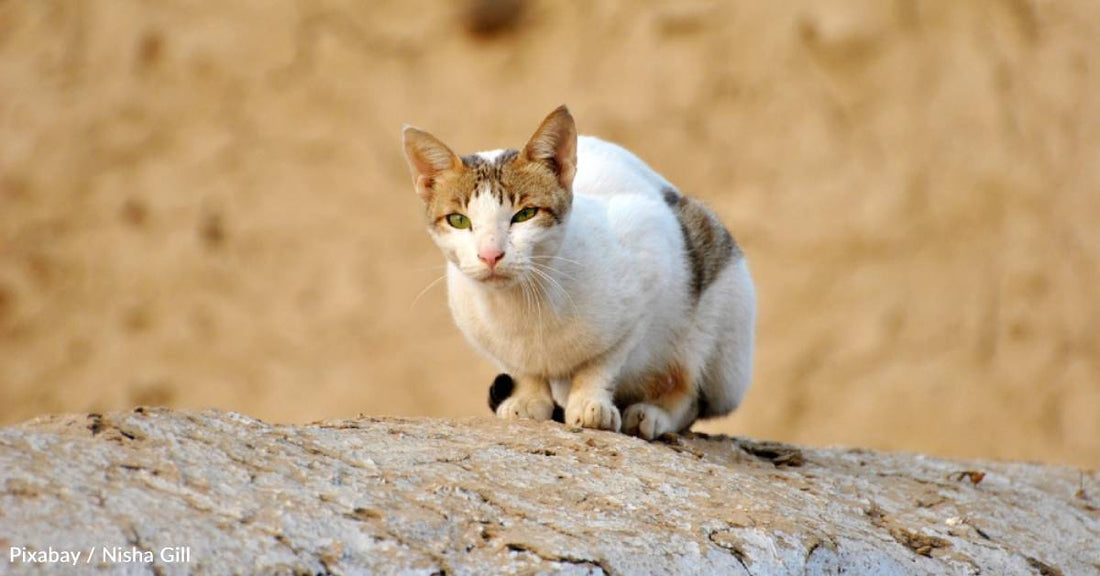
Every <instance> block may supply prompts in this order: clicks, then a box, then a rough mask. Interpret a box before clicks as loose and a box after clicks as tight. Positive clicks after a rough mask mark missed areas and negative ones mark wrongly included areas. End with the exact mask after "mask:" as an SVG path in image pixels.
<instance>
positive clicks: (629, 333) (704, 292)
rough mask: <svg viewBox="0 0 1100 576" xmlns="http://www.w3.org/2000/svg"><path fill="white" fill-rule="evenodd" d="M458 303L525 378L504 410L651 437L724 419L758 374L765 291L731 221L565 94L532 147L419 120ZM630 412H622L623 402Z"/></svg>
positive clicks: (430, 215) (418, 173)
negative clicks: (481, 139)
mask: <svg viewBox="0 0 1100 576" xmlns="http://www.w3.org/2000/svg"><path fill="white" fill-rule="evenodd" d="M404 140H405V142H404V144H405V155H406V157H407V159H408V162H409V166H410V167H411V169H412V173H413V180H414V183H415V187H416V192H417V194H418V195H419V197H420V199H421V200H422V201H423V202H424V214H425V217H426V222H427V226H428V233H429V234H430V235H431V237H432V239H433V240H434V241H435V243H436V244H437V245H439V248H440V250H442V252H443V255H444V257H445V258H446V259H447V263H448V266H447V289H448V297H449V300H450V306H451V312H452V313H453V315H454V319H455V322H456V323H457V324H458V327H459V328H460V329H461V330H462V332H463V333H464V334H465V335H466V338H467V339H468V340H469V341H470V342H471V343H472V344H473V345H474V346H475V347H476V348H477V349H478V350H480V351H481V352H482V353H484V354H485V355H486V356H488V357H489V358H491V359H492V360H494V361H495V362H496V363H497V364H498V365H499V366H500V367H501V368H502V369H503V370H505V371H506V372H508V373H509V374H511V375H512V376H514V380H515V387H514V390H513V391H512V393H511V395H510V396H508V397H507V399H504V400H503V401H501V402H500V405H499V406H497V407H496V412H497V414H498V415H499V416H501V417H504V418H534V419H536V420H548V419H550V418H551V416H552V415H553V412H554V408H555V400H556V401H557V403H558V404H560V405H562V406H564V407H565V414H564V419H565V422H566V423H569V424H574V425H580V426H584V427H587V428H599V429H603V430H620V429H622V430H623V431H624V432H626V433H629V434H636V435H638V436H641V437H643V438H646V439H653V438H656V437H658V436H660V435H662V434H664V433H666V432H676V431H680V430H684V429H687V428H688V427H690V426H691V425H692V423H693V422H695V420H696V419H697V418H707V417H713V416H721V415H724V414H727V413H729V412H731V411H732V410H734V409H735V408H736V407H737V405H738V404H739V403H740V402H741V399H742V397H743V396H744V395H745V392H746V390H747V389H748V387H749V382H750V380H751V379H752V356H753V333H754V324H755V317H756V296H755V291H754V288H753V283H752V278H751V276H750V274H749V269H748V266H747V264H746V262H745V257H744V255H743V254H742V253H741V250H740V249H739V248H738V246H737V244H736V243H735V242H734V240H733V237H732V236H730V234H729V232H727V231H726V229H725V228H724V227H723V226H722V224H721V222H719V220H718V218H717V217H715V215H714V214H713V213H712V212H711V211H710V210H708V209H707V208H706V207H704V206H703V205H702V204H701V203H699V202H698V201H696V200H693V199H691V198H688V197H686V196H684V195H683V194H681V193H680V192H679V191H678V190H677V189H676V188H675V187H674V186H672V185H671V184H669V182H668V181H667V180H665V179H664V178H663V177H661V175H659V174H657V173H656V172H655V171H653V169H651V168H650V167H649V166H647V165H646V164H645V163H644V162H642V161H641V160H640V159H639V158H638V157H637V156H635V155H633V154H631V153H630V152H628V151H627V150H625V149H623V148H621V147H619V146H617V145H615V144H611V143H609V142H605V141H602V140H599V139H597V138H592V137H588V136H582V137H580V138H578V137H577V132H576V128H575V126H574V122H573V117H572V116H571V115H570V114H569V111H568V110H567V109H566V108H565V107H564V106H562V107H560V108H558V109H556V110H554V111H553V112H552V113H551V114H550V115H549V116H547V117H546V119H545V120H543V122H542V124H541V125H540V126H539V127H538V130H536V131H535V134H534V135H533V136H532V137H531V139H530V141H528V142H527V144H526V146H524V147H523V149H521V150H512V149H507V150H494V151H491V152H479V153H477V154H472V155H469V156H461V157H460V156H458V155H456V154H455V153H454V152H452V151H451V149H450V148H448V147H447V146H446V145H445V144H443V142H441V141H440V140H439V139H437V138H436V137H434V136H432V135H431V134H429V133H427V132H424V131H422V130H418V129H416V128H413V127H409V126H406V127H405V130H404ZM620 411H621V412H620Z"/></svg>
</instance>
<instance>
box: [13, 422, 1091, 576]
mask: <svg viewBox="0 0 1100 576" xmlns="http://www.w3.org/2000/svg"><path fill="white" fill-rule="evenodd" d="M1095 480H1096V477H1095V475H1094V473H1088V474H1086V473H1084V472H1081V471H1079V470H1074V469H1070V468H1059V467H1048V466H1040V465H1033V464H1015V463H994V462H979V461H970V462H961V461H951V460H941V459H933V458H927V457H924V456H917V455H902V454H885V453H876V452H870V451H865V450H842V449H826V450H810V449H803V448H798V447H794V446H789V445H782V444H776V443H758V442H753V441H750V440H746V439H740V438H730V437H725V436H707V435H691V434H689V435H686V436H681V437H666V438H665V439H664V441H662V442H655V443H646V442H643V441H640V440H637V439H634V438H629V437H626V436H622V435H618V434H611V433H605V432H592V431H582V430H575V429H570V428H567V427H563V426H561V425H558V424H554V423H532V422H509V421H502V420H496V419H471V420H462V421H451V420H432V419H403V418H359V419H353V420H342V421H332V422H321V423H316V424H311V425H305V426H280V425H272V424H267V423H264V422H262V421H259V420H254V419H252V418H248V417H245V416H242V415H240V414H235V413H223V412H216V411H205V412H181V411H171V410H159V409H158V410H152V409H141V408H139V409H137V410H136V411H134V412H132V413H114V414H105V415H98V414H91V415H80V416H56V417H44V418H39V419H37V420H33V421H31V422H28V423H25V424H22V425H19V426H16V427H12V428H6V429H3V430H0V550H2V552H3V560H2V561H0V572H3V573H5V574H6V573H9V572H10V573H16V574H19V573H45V574H52V573H56V574H72V573H74V571H73V570H74V569H73V568H72V567H71V566H64V565H61V564H56V563H55V564H48V563H42V564H35V563H31V562H27V561H24V560H22V558H23V557H22V556H20V557H19V558H16V557H15V555H17V554H23V553H26V554H28V555H29V554H34V553H39V554H42V555H45V554H46V553H48V552H50V551H52V552H53V554H54V555H55V557H57V558H60V556H59V555H60V554H63V553H66V552H67V553H69V554H70V555H73V554H75V553H77V552H79V553H81V555H82V556H81V557H78V562H80V563H84V564H83V565H84V566H85V567H86V568H82V569H80V570H78V571H81V572H84V571H99V572H103V573H119V574H121V573H127V574H133V573H140V574H146V573H153V574H186V573H199V574H223V573H224V574H229V573H294V574H319V573H334V574H348V573H388V572H403V573H404V572H409V573H424V574H433V573H450V574H484V573H507V572H523V573H527V572H532V571H539V572H546V571H552V572H563V573H571V574H572V573H575V574H582V573H601V572H602V573H616V574H622V573H670V572H679V573H688V572H690V573H699V572H710V573H725V574H738V573H740V574H788V573H790V574H835V573H838V572H843V573H845V574H877V575H881V574H914V573H919V574H978V573H983V574H1039V573H1042V574H1086V573H1094V572H1095V571H1096V570H1100V564H1098V562H1100V511H1098V508H1097V507H1096V504H1097V502H1096V501H1095V500H1091V499H1090V494H1092V495H1093V496H1091V497H1092V498H1094V497H1095V494H1096V493H1098V492H1100V489H1097V488H1095V487H1094V486H1095V483H1096V482H1095ZM89 553H91V561H90V562H88V560H87V558H88V554H89ZM124 553H128V554H129V556H121V554H124ZM110 554H114V557H113V558H115V560H114V561H112V556H110Z"/></svg>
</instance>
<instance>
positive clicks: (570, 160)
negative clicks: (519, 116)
mask: <svg viewBox="0 0 1100 576" xmlns="http://www.w3.org/2000/svg"><path fill="white" fill-rule="evenodd" d="M523 156H524V158H526V159H527V160H528V161H531V162H541V163H543V164H545V165H546V166H548V167H549V168H550V169H551V170H553V171H554V173H555V174H556V175H557V176H558V182H559V183H561V187H562V188H565V189H566V190H572V189H573V176H574V175H575V174H576V173H577V127H576V125H575V124H574V122H573V115H572V114H570V113H569V109H568V108H566V107H565V105H564V104H562V105H561V106H558V107H557V109H555V110H554V111H553V112H551V113H550V115H549V116H547V117H546V119H545V120H543V121H542V124H540V125H539V128H538V130H535V134H534V135H533V136H531V139H530V140H528V141H527V146H524V148H523Z"/></svg>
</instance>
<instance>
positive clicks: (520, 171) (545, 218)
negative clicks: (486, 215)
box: [501, 155, 573, 227]
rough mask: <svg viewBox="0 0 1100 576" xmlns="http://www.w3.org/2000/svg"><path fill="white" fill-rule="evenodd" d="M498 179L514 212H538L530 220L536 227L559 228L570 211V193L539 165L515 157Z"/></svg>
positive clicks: (520, 156) (571, 204) (548, 169)
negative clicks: (500, 178)
mask: <svg viewBox="0 0 1100 576" xmlns="http://www.w3.org/2000/svg"><path fill="white" fill-rule="evenodd" d="M501 175H502V177H503V184H504V190H505V193H506V194H507V195H508V197H509V199H510V200H511V202H512V204H513V205H514V206H515V207H516V208H525V207H537V208H539V209H540V210H539V214H538V215H537V216H535V219H534V223H535V224H537V225H539V226H545V227H550V226H554V225H556V224H560V223H561V222H562V220H563V219H564V218H565V216H566V215H567V214H569V210H570V209H571V208H572V207H573V193H572V192H571V191H569V190H566V189H564V188H562V187H561V184H560V183H559V181H558V176H557V175H556V174H554V172H553V171H552V170H551V169H550V168H548V167H547V166H546V165H545V164H543V163H540V162H530V161H528V160H526V159H525V158H524V157H523V156H522V155H518V156H516V157H515V158H514V159H513V160H512V161H511V162H509V163H508V164H506V165H505V166H504V168H503V170H502V173H501Z"/></svg>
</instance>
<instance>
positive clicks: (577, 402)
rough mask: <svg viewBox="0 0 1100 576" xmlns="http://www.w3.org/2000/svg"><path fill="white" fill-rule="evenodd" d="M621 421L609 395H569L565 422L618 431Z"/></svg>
mask: <svg viewBox="0 0 1100 576" xmlns="http://www.w3.org/2000/svg"><path fill="white" fill-rule="evenodd" d="M622 422H623V421H622V416H621V415H620V414H619V409H618V408H616V407H615V403H614V402H612V401H611V398H610V397H603V396H587V397H584V396H581V397H570V398H569V406H568V407H566V409H565V423H566V424H570V425H573V426H583V427H585V428H595V429H597V430H611V431H612V432H618V431H619V428H620V427H621V426H622Z"/></svg>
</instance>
